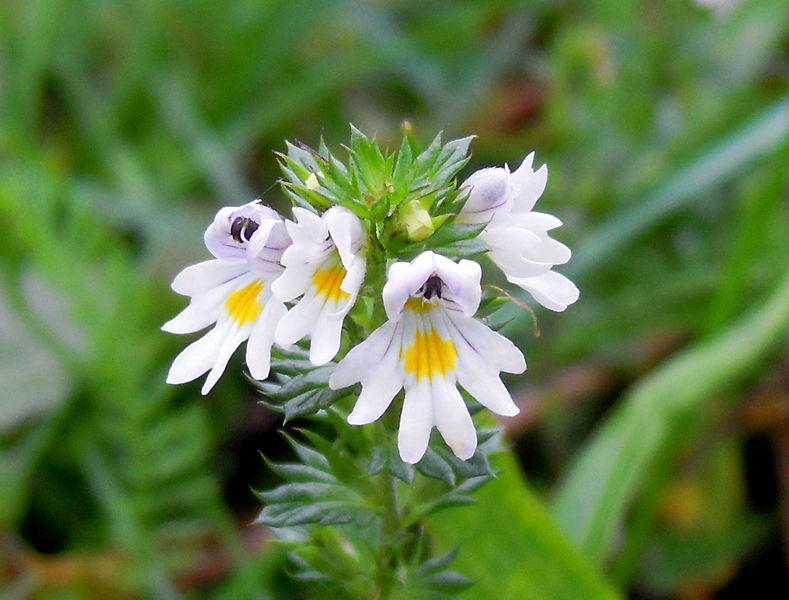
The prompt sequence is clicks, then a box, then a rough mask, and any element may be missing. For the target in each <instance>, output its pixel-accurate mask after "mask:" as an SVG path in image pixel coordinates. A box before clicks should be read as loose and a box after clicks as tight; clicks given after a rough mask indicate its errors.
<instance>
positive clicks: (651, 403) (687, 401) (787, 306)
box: [554, 273, 789, 565]
mask: <svg viewBox="0 0 789 600" xmlns="http://www.w3.org/2000/svg"><path fill="white" fill-rule="evenodd" d="M787 325H789V273H787V274H786V275H785V276H784V278H783V279H782V280H781V282H780V283H779V285H778V287H777V288H776V290H775V292H773V294H772V296H771V297H770V298H769V300H768V302H767V303H765V304H764V305H762V306H761V307H760V308H759V309H758V310H756V311H755V312H754V313H752V314H751V315H749V316H748V317H747V318H743V319H742V320H741V321H739V322H737V323H736V324H735V325H733V326H732V327H731V328H729V329H728V330H726V331H724V332H723V333H722V334H721V335H719V336H717V337H715V338H713V339H712V340H710V341H708V342H703V343H700V344H698V345H696V346H694V347H692V348H690V349H689V350H687V351H685V352H683V353H681V354H680V355H679V356H677V357H676V358H673V359H671V360H670V361H669V362H668V363H667V364H666V365H665V366H663V367H662V368H660V369H659V370H657V371H656V372H655V373H654V374H652V375H651V376H648V377H646V378H645V379H644V380H643V381H642V382H641V383H639V384H638V385H637V386H636V387H635V389H633V390H632V391H631V392H630V394H628V396H627V397H626V398H625V400H624V402H623V403H622V404H621V405H620V407H619V408H618V410H617V411H616V413H615V414H614V415H612V416H611V417H610V418H609V419H608V420H607V421H606V422H605V423H604V425H603V427H602V428H601V429H600V431H599V432H598V433H597V434H596V435H595V436H594V437H592V439H591V440H590V441H589V443H588V444H587V445H586V447H585V448H584V449H583V450H582V451H581V452H580V453H579V455H578V457H577V458H576V460H575V462H574V464H573V465H571V467H570V469H569V471H568V473H567V476H566V477H565V479H564V482H563V483H562V485H561V486H560V487H559V491H558V494H557V497H556V503H555V507H554V508H555V514H556V517H557V518H558V519H559V522H560V523H561V524H562V526H563V528H564V531H565V532H566V533H567V534H568V535H569V536H570V537H571V538H572V539H573V540H575V541H576V543H577V544H578V545H579V546H580V547H581V548H583V550H584V551H585V552H586V553H587V555H588V556H589V557H590V558H591V559H592V560H593V561H594V563H595V564H598V565H599V564H602V563H603V562H604V561H605V559H606V556H607V554H608V552H609V551H610V549H611V544H612V541H613V538H614V536H615V535H616V532H617V530H618V528H619V527H620V526H621V525H622V523H623V521H624V516H625V511H626V510H627V508H628V506H629V505H630V503H631V501H632V500H633V498H634V497H635V495H636V493H637V491H638V489H639V487H640V485H641V483H642V481H643V479H644V477H646V476H647V473H648V472H649V470H650V468H651V467H652V466H653V465H654V463H655V460H656V458H657V457H659V456H660V454H661V453H662V452H666V451H670V448H668V447H667V446H666V440H667V439H669V437H670V435H671V432H672V430H673V428H674V427H676V426H678V425H679V424H680V423H681V421H682V420H683V417H684V416H685V415H687V414H688V411H689V410H692V409H693V408H694V407H696V406H698V405H699V404H701V403H703V402H704V401H705V400H706V399H707V398H708V397H709V396H710V395H711V394H713V393H715V392H716V391H718V390H720V389H722V388H724V387H726V386H727V385H730V384H731V383H732V382H734V381H736V379H737V378H738V377H739V376H741V375H742V374H743V373H746V372H747V371H748V370H749V369H752V368H753V367H754V365H755V364H756V363H757V362H758V361H759V359H760V358H762V357H763V356H764V354H765V353H766V352H767V351H768V350H769V349H770V348H771V347H772V346H773V344H775V342H776V341H777V340H779V339H780V338H781V336H782V335H784V334H785V333H786V329H787Z"/></svg>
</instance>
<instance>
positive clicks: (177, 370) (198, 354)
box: [167, 322, 230, 384]
mask: <svg viewBox="0 0 789 600" xmlns="http://www.w3.org/2000/svg"><path fill="white" fill-rule="evenodd" d="M229 326H230V323H229V322H225V323H223V324H222V325H221V326H220V325H217V326H216V327H214V328H213V329H212V330H211V331H209V332H208V333H206V334H205V335H204V336H203V337H201V338H200V339H199V340H196V341H194V342H192V343H191V344H189V345H188V346H187V347H186V348H184V349H183V351H181V353H180V354H179V355H178V356H176V357H175V360H174V361H173V364H172V365H171V366H170V371H169V373H168V374H167V383H172V384H179V383H186V382H187V381H192V380H194V379H197V378H198V377H200V375H202V374H203V373H205V372H206V371H208V370H209V369H210V368H211V367H212V366H213V364H214V362H215V361H216V355H217V353H218V352H219V345H220V344H221V343H222V340H223V339H224V337H225V335H227V330H228V327H229Z"/></svg>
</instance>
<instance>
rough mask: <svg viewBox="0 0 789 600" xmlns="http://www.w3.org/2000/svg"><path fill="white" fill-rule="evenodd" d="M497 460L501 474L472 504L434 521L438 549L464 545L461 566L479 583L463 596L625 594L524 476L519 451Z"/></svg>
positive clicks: (536, 598)
mask: <svg viewBox="0 0 789 600" xmlns="http://www.w3.org/2000/svg"><path fill="white" fill-rule="evenodd" d="M494 462H495V464H496V467H497V468H498V469H501V474H500V475H499V476H498V477H497V478H496V479H493V480H492V481H490V482H489V483H488V484H487V485H486V486H484V487H482V488H481V489H480V490H479V491H478V492H477V493H476V494H475V496H474V500H475V501H476V502H475V504H474V505H473V506H471V507H467V508H456V509H454V510H452V511H447V512H442V513H439V514H434V515H433V516H431V517H430V519H428V523H429V524H430V531H431V533H432V535H433V537H434V539H436V541H437V542H438V545H439V547H444V548H446V547H455V546H457V545H460V546H461V550H460V552H459V554H458V557H457V559H456V568H457V569H458V570H459V571H460V572H462V573H464V574H465V575H468V576H469V577H471V579H473V580H474V581H475V584H474V585H473V586H472V587H471V588H470V589H469V590H467V591H466V592H465V593H464V595H463V597H464V598H466V599H468V600H488V599H489V598H517V599H518V600H544V599H545V598H573V599H575V598H583V599H584V600H602V599H606V600H608V599H615V598H618V595H617V594H616V592H615V591H614V590H613V589H612V588H611V587H610V586H609V584H608V583H606V582H605V581H604V580H603V578H602V577H601V575H600V573H599V572H598V571H597V570H596V569H595V567H593V566H592V565H591V564H590V563H589V562H588V561H587V560H586V558H585V557H584V556H583V555H582V554H581V552H580V551H579V550H578V549H577V548H575V547H574V546H573V544H572V543H571V542H570V540H569V539H568V538H567V537H565V536H564V534H563V533H562V531H561V529H560V528H559V526H558V524H557V523H556V522H555V521H554V519H553V518H552V517H551V515H550V513H549V512H548V510H547V509H546V507H545V506H544V505H543V504H542V503H541V502H540V501H539V500H538V499H537V497H536V496H535V495H534V492H532V491H531V489H530V488H529V487H528V486H527V485H526V484H525V482H524V481H523V480H522V479H521V476H520V471H519V469H518V465H517V463H516V461H515V459H514V457H513V456H512V454H510V453H502V454H499V455H497V456H496V457H495V460H494ZM503 549H506V551H503Z"/></svg>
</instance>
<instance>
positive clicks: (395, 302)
mask: <svg viewBox="0 0 789 600" xmlns="http://www.w3.org/2000/svg"><path fill="white" fill-rule="evenodd" d="M433 257H434V253H433V252H431V251H430V250H427V251H426V252H422V254H420V255H419V256H417V257H416V258H415V259H414V260H413V261H411V262H410V263H407V262H396V263H394V264H392V266H391V267H389V272H388V273H387V276H386V284H385V285H384V289H383V293H382V296H383V300H384V308H385V309H386V315H387V316H388V317H389V319H391V320H396V319H397V317H398V315H399V314H400V313H401V312H402V310H403V306H405V303H406V301H407V300H408V299H409V298H410V297H411V296H413V295H414V294H415V293H416V292H417V290H418V289H419V288H420V287H422V285H423V284H424V283H425V281H427V279H428V277H430V275H431V273H433V270H434V265H433Z"/></svg>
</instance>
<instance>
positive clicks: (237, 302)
mask: <svg viewBox="0 0 789 600" xmlns="http://www.w3.org/2000/svg"><path fill="white" fill-rule="evenodd" d="M262 291H263V282H262V281H260V280H259V279H257V280H255V281H253V282H252V283H250V284H248V285H245V286H244V287H242V288H241V289H240V290H236V291H235V292H233V293H232V294H230V295H229V296H228V297H227V300H226V301H225V308H226V309H227V312H228V314H229V315H230V318H231V319H234V320H235V321H236V323H238V325H239V326H241V325H245V324H246V323H251V322H252V321H254V320H255V319H257V318H258V315H259V314H260V311H261V310H263V304H261V302H260V301H259V300H258V295H260V292H262Z"/></svg>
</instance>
